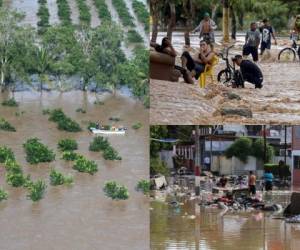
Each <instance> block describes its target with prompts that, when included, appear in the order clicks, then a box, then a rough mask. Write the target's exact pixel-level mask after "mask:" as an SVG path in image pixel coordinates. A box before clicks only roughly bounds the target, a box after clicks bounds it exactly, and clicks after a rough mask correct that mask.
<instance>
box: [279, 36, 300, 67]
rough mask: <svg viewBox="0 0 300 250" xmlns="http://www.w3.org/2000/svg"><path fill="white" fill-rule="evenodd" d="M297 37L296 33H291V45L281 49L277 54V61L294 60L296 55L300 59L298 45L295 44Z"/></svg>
mask: <svg viewBox="0 0 300 250" xmlns="http://www.w3.org/2000/svg"><path fill="white" fill-rule="evenodd" d="M297 38H298V36H297V35H296V34H292V35H291V40H292V46H291V47H288V48H284V49H282V50H281V51H280V52H279V54H278V61H291V62H294V61H296V55H298V57H299V60H300V46H299V45H297V42H296V41H297Z"/></svg>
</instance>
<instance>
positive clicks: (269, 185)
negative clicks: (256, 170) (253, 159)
mask: <svg viewBox="0 0 300 250" xmlns="http://www.w3.org/2000/svg"><path fill="white" fill-rule="evenodd" d="M265 189H266V191H270V190H272V189H273V185H272V181H266V183H265Z"/></svg>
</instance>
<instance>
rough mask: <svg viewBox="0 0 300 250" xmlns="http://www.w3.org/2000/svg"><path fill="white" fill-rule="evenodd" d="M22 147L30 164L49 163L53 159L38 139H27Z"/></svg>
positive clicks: (51, 153) (50, 151) (52, 154)
mask: <svg viewBox="0 0 300 250" xmlns="http://www.w3.org/2000/svg"><path fill="white" fill-rule="evenodd" d="M23 146H24V149H25V152H26V160H27V161H28V162H29V163H30V164H37V163H40V162H51V161H53V160H54V159H55V154H54V153H53V151H52V150H50V149H48V147H47V146H45V145H44V144H42V143H41V142H40V140H39V139H38V138H32V139H28V140H27V141H26V142H25V143H24V144H23Z"/></svg>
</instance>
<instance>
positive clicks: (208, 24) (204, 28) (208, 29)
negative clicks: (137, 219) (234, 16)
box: [192, 12, 217, 49]
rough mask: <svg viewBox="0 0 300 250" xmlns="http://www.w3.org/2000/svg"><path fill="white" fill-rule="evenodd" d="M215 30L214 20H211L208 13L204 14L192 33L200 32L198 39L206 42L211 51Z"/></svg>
mask: <svg viewBox="0 0 300 250" xmlns="http://www.w3.org/2000/svg"><path fill="white" fill-rule="evenodd" d="M216 28H217V25H216V23H215V22H214V20H212V19H211V18H210V16H209V13H208V12H206V13H204V19H203V20H202V21H201V22H200V24H199V25H198V26H197V27H196V28H195V29H194V30H193V31H192V32H193V33H195V32H198V31H199V32H200V34H199V38H200V39H201V38H202V39H203V40H204V41H206V42H207V43H208V44H210V46H211V49H213V44H214V43H215V34H214V30H215V29H216Z"/></svg>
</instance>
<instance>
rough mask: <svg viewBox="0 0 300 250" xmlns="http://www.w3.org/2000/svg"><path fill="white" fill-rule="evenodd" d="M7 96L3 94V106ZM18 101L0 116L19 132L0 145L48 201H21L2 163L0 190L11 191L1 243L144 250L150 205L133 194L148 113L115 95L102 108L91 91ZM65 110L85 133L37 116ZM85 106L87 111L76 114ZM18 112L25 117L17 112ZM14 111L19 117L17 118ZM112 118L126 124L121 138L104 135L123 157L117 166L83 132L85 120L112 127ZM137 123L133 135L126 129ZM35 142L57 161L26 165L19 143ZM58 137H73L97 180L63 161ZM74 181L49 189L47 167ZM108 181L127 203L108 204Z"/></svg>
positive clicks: (143, 158) (143, 174)
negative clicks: (125, 192) (124, 192)
mask: <svg viewBox="0 0 300 250" xmlns="http://www.w3.org/2000/svg"><path fill="white" fill-rule="evenodd" d="M8 96H9V94H7V93H4V94H1V95H0V102H2V101H3V99H6V98H8ZM14 97H15V99H16V100H17V101H18V102H19V103H20V106H19V107H17V108H11V107H3V106H0V116H1V117H4V118H5V119H6V120H8V121H9V122H10V123H11V124H13V125H14V126H15V127H16V129H17V132H14V133H13V132H4V131H0V145H1V146H3V145H6V146H7V147H10V148H12V150H13V151H14V153H15V156H16V159H17V161H18V162H19V163H20V164H21V165H22V167H23V170H24V172H25V173H26V174H27V173H29V174H31V177H32V179H33V180H36V179H37V178H42V179H44V180H45V181H46V183H47V185H48V187H47V190H46V193H45V197H44V198H43V199H42V200H40V201H39V202H36V203H33V202H32V201H31V200H28V199H27V198H26V194H27V193H26V190H25V189H23V188H13V187H10V186H8V185H7V184H6V183H5V169H4V167H3V165H0V173H1V174H0V186H2V187H3V188H4V189H5V190H6V191H7V192H8V194H9V197H8V200H7V201H2V202H1V203H0V225H1V226H0V230H1V234H0V242H1V247H0V248H1V249H5V250H19V249H20V250H29V249H30V250H39V249H45V250H50V249H60V250H64V249H66V250H69V249H72V250H73V249H74V250H77V249H78V250H91V249H95V250H98V249H114V250H115V249H136V250H140V249H149V244H150V243H149V203H148V198H147V197H146V196H144V195H143V194H142V193H140V192H137V191H135V186H136V184H137V182H138V181H139V180H141V179H147V178H148V172H149V167H148V163H149V161H148V159H149V147H148V141H149V139H148V136H149V135H148V112H147V110H145V108H144V107H143V105H142V104H141V103H140V102H139V101H136V100H134V99H132V98H129V97H127V96H124V95H122V94H120V93H117V94H116V95H115V96H113V95H110V94H103V95H100V96H99V97H98V99H99V100H100V101H103V102H104V105H95V104H94V101H95V100H96V97H95V94H90V93H84V92H81V91H71V92H67V93H58V92H45V93H43V94H42V95H41V94H40V93H33V92H19V93H15V95H14ZM58 107H60V108H62V109H63V110H64V112H65V113H66V114H67V115H68V116H70V117H71V118H73V119H75V120H76V121H77V122H79V123H80V125H81V126H82V128H83V129H84V130H83V131H82V132H79V133H70V132H64V131H59V130H58V129H57V128H56V124H55V123H53V122H49V121H48V116H47V115H43V114H42V110H43V109H46V108H50V109H53V108H58ZM77 108H83V109H85V110H86V111H87V113H86V114H83V113H77V112H76V111H75V110H76V109H77ZM22 111H24V112H25V113H23V114H22ZM16 112H19V115H18V116H17V115H16ZM109 117H119V118H121V121H120V122H119V123H117V125H118V124H119V125H124V126H126V127H128V132H127V134H126V135H125V136H109V137H108V140H109V141H110V142H111V144H112V146H113V147H114V148H116V149H117V151H118V152H119V154H120V155H121V156H122V161H105V160H104V159H103V157H102V156H101V154H100V153H97V152H90V151H89V150H88V147H89V143H90V142H91V141H92V139H93V135H92V134H91V133H90V132H89V131H87V129H86V126H87V124H86V123H87V121H89V120H90V121H101V122H102V123H103V124H111V122H110V121H109ZM136 122H141V123H142V124H143V127H142V128H141V129H139V130H137V131H135V130H133V129H132V128H131V126H132V125H133V124H134V123H136ZM32 137H38V138H40V139H41V141H42V142H43V143H44V144H46V145H47V146H48V147H50V148H51V149H53V150H55V153H56V161H54V162H51V163H49V164H38V165H30V164H28V163H27V162H26V160H25V153H24V150H23V146H22V144H23V143H24V142H25V141H26V140H27V139H29V138H32ZM63 138H73V139H76V141H77V142H78V145H79V149H78V150H77V151H78V152H79V153H80V154H83V155H84V156H85V157H87V158H88V159H90V160H94V161H96V162H97V164H98V168H99V171H98V172H97V173H96V174H94V175H89V174H86V173H79V172H77V171H75V170H73V169H72V163H67V162H65V161H63V160H60V158H61V154H60V152H59V151H58V150H57V142H58V141H59V140H60V139H63ZM52 167H55V168H56V169H57V170H59V171H61V172H63V173H65V174H72V175H73V176H74V184H73V185H72V186H70V187H67V186H56V187H53V186H50V184H49V173H50V169H51V168H52ZM107 180H116V181H117V182H119V183H120V184H123V185H125V186H127V187H128V189H129V192H130V198H129V199H128V200H126V201H112V200H111V199H109V198H107V197H106V196H105V195H104V193H103V191H102V189H103V187H104V183H105V181H107Z"/></svg>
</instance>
